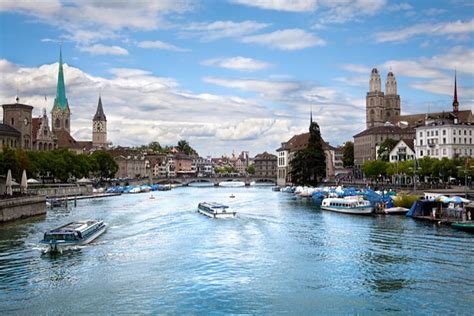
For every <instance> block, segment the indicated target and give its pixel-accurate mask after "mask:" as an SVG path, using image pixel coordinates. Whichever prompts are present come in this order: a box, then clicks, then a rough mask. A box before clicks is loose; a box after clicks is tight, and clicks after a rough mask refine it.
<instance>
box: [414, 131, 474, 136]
mask: <svg viewBox="0 0 474 316" xmlns="http://www.w3.org/2000/svg"><path fill="white" fill-rule="evenodd" d="M463 132H464V135H465V136H467V134H468V130H467V129H458V131H457V135H463ZM442 133H443V136H445V135H446V130H445V129H443V130H442ZM419 134H420V137H423V131H420V133H419ZM453 135H456V130H455V129H453ZM426 136H428V137H429V136H438V130H434V131H427V132H426ZM469 136H472V129H470V130H469Z"/></svg>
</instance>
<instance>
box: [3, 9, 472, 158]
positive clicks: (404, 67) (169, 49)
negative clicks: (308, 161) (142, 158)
mask: <svg viewBox="0 0 474 316" xmlns="http://www.w3.org/2000/svg"><path fill="white" fill-rule="evenodd" d="M473 33H474V2H472V1H470V0H467V1H464V0H443V1H441V0H439V1H431V0H426V1H425V0H419V1H403V2H397V1H391V0H352V1H350V0H287V1H285V0H273V1H272V0H194V1H188V0H160V1H151V0H135V1H125V0H121V1H115V0H107V1H105V0H103V1H100V0H82V1H79V0H77V1H76V0H43V1H34V0H0V103H1V104H5V103H13V102H15V97H16V96H17V94H18V96H19V97H20V102H21V103H25V104H29V105H33V106H34V111H33V115H34V116H39V115H40V114H41V112H42V108H46V109H47V111H48V113H49V111H51V109H52V106H53V101H54V96H55V93H56V82H57V71H58V59H59V48H60V46H61V44H62V52H63V61H64V64H65V65H64V76H65V83H66V94H67V97H68V101H69V106H70V108H71V113H72V116H71V134H72V135H73V136H74V137H75V138H76V139H77V140H90V139H91V137H92V136H91V135H92V122H91V120H92V117H93V116H94V113H95V110H96V107H97V102H98V98H99V95H101V98H102V103H103V106H104V111H105V114H106V116H107V124H108V139H109V141H111V142H112V143H113V145H122V146H136V145H142V144H148V143H150V142H152V141H158V142H159V143H160V144H162V145H174V144H176V143H177V141H178V140H180V139H186V140H187V141H188V142H189V143H190V145H191V146H192V147H193V148H195V149H196V150H197V151H198V153H199V154H200V155H201V156H206V155H213V156H220V155H222V154H226V155H230V154H231V153H232V152H235V153H239V152H240V151H243V150H245V151H249V152H250V155H251V156H255V155H256V154H258V153H261V152H263V151H268V152H270V153H274V154H275V150H276V149H277V148H278V147H279V146H280V144H281V142H285V141H287V140H288V139H290V138H291V137H292V136H293V135H294V134H298V133H303V132H306V131H308V127H309V116H310V111H311V110H312V113H313V119H314V120H315V121H316V122H317V123H318V124H319V125H320V128H321V134H322V136H323V138H324V140H325V141H328V142H329V143H330V144H331V145H333V146H337V145H341V144H343V143H344V142H346V141H353V137H352V136H353V135H355V134H357V133H358V132H360V131H362V130H364V129H365V96H366V93H367V91H368V88H369V79H370V71H371V69H372V68H374V67H376V68H378V70H379V72H380V73H381V77H382V88H383V89H384V86H385V80H386V76H387V73H388V72H389V71H390V70H391V71H392V72H393V73H394V74H395V77H396V79H397V83H398V93H399V95H400V97H401V112H402V114H414V113H426V112H429V111H449V110H451V109H452V98H453V86H454V71H455V69H456V71H457V82H458V97H459V102H460V109H461V110H463V109H464V110H469V109H470V110H472V109H473V105H474V41H473V35H474V34H473ZM2 115H3V114H2Z"/></svg>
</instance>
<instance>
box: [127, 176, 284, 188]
mask: <svg viewBox="0 0 474 316" xmlns="http://www.w3.org/2000/svg"><path fill="white" fill-rule="evenodd" d="M151 180H152V181H151V182H153V183H157V184H180V185H183V186H188V185H189V184H191V183H212V184H213V185H214V186H218V185H219V183H220V182H226V181H242V182H245V185H246V186H249V185H250V183H252V182H255V183H257V184H259V183H265V184H267V183H268V184H276V178H273V177H238V176H234V177H170V178H156V177H154V178H152V179H151ZM125 182H128V183H129V184H135V185H138V184H148V183H149V182H150V179H149V178H143V179H131V180H128V181H121V183H120V184H121V185H125Z"/></svg>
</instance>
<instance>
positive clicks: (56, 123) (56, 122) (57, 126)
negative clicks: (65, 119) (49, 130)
mask: <svg viewBox="0 0 474 316" xmlns="http://www.w3.org/2000/svg"><path fill="white" fill-rule="evenodd" d="M60 126H61V121H60V120H59V119H58V118H57V119H56V121H55V122H54V127H56V128H59V127H60Z"/></svg>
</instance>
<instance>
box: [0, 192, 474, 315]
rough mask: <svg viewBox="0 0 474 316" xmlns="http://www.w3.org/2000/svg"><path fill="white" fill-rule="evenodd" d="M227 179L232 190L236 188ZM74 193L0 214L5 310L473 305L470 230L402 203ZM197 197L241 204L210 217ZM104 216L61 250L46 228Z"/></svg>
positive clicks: (374, 310)
mask: <svg viewBox="0 0 474 316" xmlns="http://www.w3.org/2000/svg"><path fill="white" fill-rule="evenodd" d="M230 193H233V194H234V195H235V196H236V198H234V199H230V198H229V195H230ZM153 194H154V196H155V197H156V199H154V200H152V199H149V196H150V194H149V193H144V194H137V195H122V196H119V197H111V198H102V199H94V200H82V201H78V205H77V207H75V208H74V207H70V208H69V209H54V210H50V211H49V212H48V214H47V215H46V216H43V217H39V218H35V219H29V220H23V221H19V222H14V223H10V224H6V225H1V226H0V311H1V312H2V313H9V314H23V315H31V314H45V313H49V314H66V313H81V314H82V313H92V314H97V313H107V314H114V313H122V314H132V313H133V314H150V313H155V314H156V313H158V314H209V313H216V314H221V313H223V314H224V313H225V314H229V313H239V314H275V313H290V314H329V313H330V314H347V313H350V314H352V313H361V314H379V313H396V314H406V313H415V314H433V313H436V314H445V313H457V314H471V313H472V310H473V309H474V248H473V242H474V235H472V234H468V233H465V232H460V231H456V230H453V229H451V228H449V227H437V226H434V225H432V224H427V223H422V222H416V221H414V220H413V219H410V218H405V217H404V216H374V217H370V216H369V217H363V216H354V215H346V214H337V213H331V212H326V211H321V210H319V209H317V208H316V207H315V206H313V205H312V204H311V202H309V201H306V200H299V199H294V198H293V197H292V195H291V194H288V193H282V192H273V191H271V190H270V188H238V189H235V188H233V189H231V188H228V189H227V188H178V189H174V190H172V191H164V192H154V193H153ZM200 201H216V202H224V203H226V204H228V205H230V206H232V207H233V208H234V209H235V210H236V211H237V212H238V213H237V217H236V218H234V219H225V220H214V219H210V218H207V217H205V216H202V215H200V214H198V213H197V212H196V206H197V204H198V202H200ZM88 218H100V219H104V220H105V221H106V222H107V223H108V224H109V229H108V231H107V232H106V233H105V234H104V235H102V236H101V237H100V238H99V239H97V240H96V241H94V242H93V243H91V244H90V245H87V246H84V247H81V248H78V249H75V250H72V251H68V252H65V253H63V254H62V255H52V254H49V253H47V254H43V253H42V248H41V247H40V246H39V245H38V241H39V240H40V239H41V238H42V234H43V232H44V231H45V230H47V229H50V228H53V227H56V226H58V225H60V224H63V223H67V222H69V221H72V220H79V219H88Z"/></svg>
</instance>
